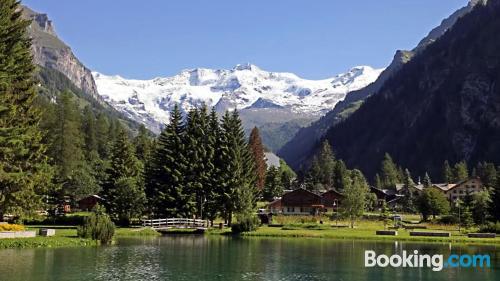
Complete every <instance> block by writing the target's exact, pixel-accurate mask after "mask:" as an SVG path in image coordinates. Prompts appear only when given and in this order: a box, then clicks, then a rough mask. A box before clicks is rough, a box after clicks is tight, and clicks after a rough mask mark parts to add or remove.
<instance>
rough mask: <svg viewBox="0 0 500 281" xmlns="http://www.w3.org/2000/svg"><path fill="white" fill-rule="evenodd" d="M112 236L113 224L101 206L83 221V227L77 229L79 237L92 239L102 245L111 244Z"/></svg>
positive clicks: (113, 232) (113, 231)
mask: <svg viewBox="0 0 500 281" xmlns="http://www.w3.org/2000/svg"><path fill="white" fill-rule="evenodd" d="M114 234H115V224H114V223H113V222H112V221H111V218H110V217H109V216H108V215H107V214H106V213H105V211H104V208H103V207H101V206H96V208H95V211H94V212H93V213H92V214H91V215H90V216H88V217H86V218H85V219H84V222H83V225H81V226H79V227H78V236H79V237H82V238H92V239H93V240H98V241H101V243H103V244H109V243H111V241H112V240H113V236H114Z"/></svg>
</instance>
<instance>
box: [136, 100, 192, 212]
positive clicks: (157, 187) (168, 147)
mask: <svg viewBox="0 0 500 281" xmlns="http://www.w3.org/2000/svg"><path fill="white" fill-rule="evenodd" d="M184 135H185V126H184V122H183V120H182V114H181V112H180V109H179V107H178V106H177V105H176V106H175V107H174V109H173V111H172V112H171V115H170V123H169V124H168V125H167V126H166V127H165V129H164V130H163V131H162V132H161V134H160V137H159V139H158V144H157V148H156V150H155V152H154V154H153V156H152V159H151V162H152V163H151V167H150V169H149V171H148V174H147V180H146V184H147V194H148V195H149V200H150V204H152V205H153V210H152V211H153V213H154V215H155V216H158V217H190V216H191V215H192V212H193V210H194V209H195V204H196V201H195V199H196V198H194V195H193V194H190V193H186V191H187V186H186V178H185V175H186V173H187V168H188V165H189V162H188V161H187V158H186V156H185V155H186V152H185V144H184Z"/></svg>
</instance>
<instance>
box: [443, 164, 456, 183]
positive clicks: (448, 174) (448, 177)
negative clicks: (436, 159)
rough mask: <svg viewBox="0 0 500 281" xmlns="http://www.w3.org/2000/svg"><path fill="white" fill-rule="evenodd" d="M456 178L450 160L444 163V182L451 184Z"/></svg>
mask: <svg viewBox="0 0 500 281" xmlns="http://www.w3.org/2000/svg"><path fill="white" fill-rule="evenodd" d="M453 179H454V176H453V170H452V169H451V167H450V163H449V162H448V160H446V161H444V164H443V180H444V182H446V183H451V182H453Z"/></svg>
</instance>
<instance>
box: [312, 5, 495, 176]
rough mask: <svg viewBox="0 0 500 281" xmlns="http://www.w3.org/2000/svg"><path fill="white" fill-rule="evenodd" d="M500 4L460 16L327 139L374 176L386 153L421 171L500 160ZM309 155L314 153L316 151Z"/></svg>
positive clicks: (353, 163)
mask: <svg viewBox="0 0 500 281" xmlns="http://www.w3.org/2000/svg"><path fill="white" fill-rule="evenodd" d="M494 34H500V1H498V0H495V1H489V2H488V4H487V5H486V6H484V5H478V6H476V8H475V9H474V10H473V11H472V12H470V13H468V14H467V15H465V16H463V17H461V18H460V19H458V20H457V22H456V24H455V25H454V26H453V28H451V29H450V30H448V31H447V32H446V33H445V34H444V35H443V36H442V37H440V38H439V39H438V40H436V41H435V42H434V43H433V44H430V45H429V46H428V47H427V48H426V49H425V50H423V51H421V52H420V53H419V54H417V55H416V56H415V57H414V58H413V59H412V60H411V61H410V62H408V63H407V64H405V65H404V66H403V67H402V68H401V70H400V71H398V72H397V73H396V74H394V76H393V77H392V78H390V79H389V80H387V81H386V83H385V84H384V86H382V88H381V89H380V91H379V93H378V94H377V95H374V96H372V97H370V98H369V99H368V100H367V101H366V102H365V103H364V104H363V105H362V106H361V108H360V109H359V110H357V111H356V112H355V113H354V114H352V115H351V116H350V117H349V118H348V119H347V120H345V121H344V122H341V123H340V124H338V125H337V126H335V127H333V128H331V129H329V130H328V131H327V133H326V135H325V138H326V139H327V140H328V141H329V142H330V144H332V145H333V147H334V150H335V152H336V154H337V157H339V158H342V159H344V160H345V161H346V163H347V164H348V165H349V166H351V167H357V168H360V169H362V170H363V171H364V172H365V173H366V174H367V175H368V176H373V175H374V173H375V171H376V169H377V168H378V165H379V163H380V161H381V160H382V157H383V155H384V153H385V152H388V153H390V154H391V155H392V156H393V158H394V160H395V161H396V162H398V163H399V164H401V165H402V166H403V167H407V168H409V169H411V170H412V171H414V172H415V174H416V175H419V174H420V175H422V174H423V173H425V171H429V172H430V173H431V176H434V177H439V175H440V169H441V166H442V164H443V162H444V161H445V160H449V161H450V162H457V161H460V160H463V159H464V160H466V161H467V162H469V163H471V164H475V163H476V162H477V161H490V162H495V163H500V147H499V146H498V144H499V143H500V88H498V85H499V83H500V75H499V73H500V55H499V53H498V50H499V49H500V37H498V36H493V35H494ZM309 156H310V154H309Z"/></svg>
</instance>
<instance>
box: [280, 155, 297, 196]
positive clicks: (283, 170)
mask: <svg viewBox="0 0 500 281" xmlns="http://www.w3.org/2000/svg"><path fill="white" fill-rule="evenodd" d="M279 172H280V177H281V185H282V186H283V189H292V184H293V181H294V180H295V179H296V178H297V174H295V172H294V171H293V170H292V168H290V167H289V166H288V165H287V164H286V162H285V161H284V160H283V159H280V168H279Z"/></svg>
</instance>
